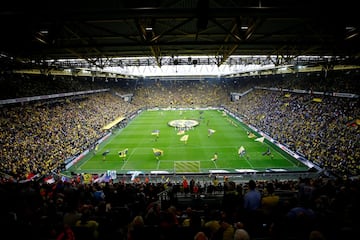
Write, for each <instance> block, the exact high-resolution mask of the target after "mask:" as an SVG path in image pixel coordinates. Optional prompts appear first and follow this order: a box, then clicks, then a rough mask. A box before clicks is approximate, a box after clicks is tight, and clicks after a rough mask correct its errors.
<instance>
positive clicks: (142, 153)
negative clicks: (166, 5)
mask: <svg viewBox="0 0 360 240" xmlns="http://www.w3.org/2000/svg"><path fill="white" fill-rule="evenodd" d="M260 137H261V136H260V135H259V134H258V133H256V132H254V131H252V130H251V128H249V127H248V126H246V125H245V124H244V123H242V122H240V121H238V120H236V119H235V118H233V117H231V116H229V115H228V114H226V113H225V112H223V111H221V110H147V111H143V112H141V113H140V114H139V115H137V116H136V117H135V118H133V119H132V120H130V121H129V122H128V124H127V125H126V127H124V128H121V129H116V130H114V132H113V134H112V135H111V136H110V137H109V138H107V139H106V140H105V141H104V142H102V143H101V144H99V145H98V146H97V147H96V151H95V150H92V151H90V152H89V153H88V154H86V155H85V157H83V158H82V159H81V161H79V162H77V163H76V164H74V165H73V166H72V167H71V168H70V169H69V170H70V171H72V172H75V173H82V172H88V173H103V172H104V171H108V170H111V171H116V173H117V174H131V173H132V172H134V171H139V172H141V173H143V174H167V173H169V174H186V173H244V172H257V171H267V170H269V169H273V170H275V171H277V170H278V171H305V170H307V169H308V167H307V166H305V165H303V164H302V163H301V162H299V161H298V160H296V159H295V158H294V157H292V156H290V155H289V154H287V153H286V152H284V151H283V150H281V149H280V148H279V147H277V146H276V145H274V144H272V143H271V142H269V141H268V140H267V139H265V141H264V142H261V141H259V138H260ZM241 147H242V148H243V150H244V151H243V152H242V154H239V149H240V148H241ZM214 154H217V156H218V158H217V160H216V161H213V160H212V158H213V157H214Z"/></svg>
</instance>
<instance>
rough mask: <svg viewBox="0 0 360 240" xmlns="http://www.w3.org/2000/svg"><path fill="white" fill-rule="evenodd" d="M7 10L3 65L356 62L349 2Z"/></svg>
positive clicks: (2, 19)
mask: <svg viewBox="0 0 360 240" xmlns="http://www.w3.org/2000/svg"><path fill="white" fill-rule="evenodd" d="M3 5H4V4H3ZM6 5H7V6H2V8H1V10H0V26H1V31H2V36H1V38H0V52H1V56H0V59H1V60H2V63H4V62H12V61H14V60H15V61H18V62H20V63H36V64H44V63H47V64H48V63H49V61H50V60H51V61H52V64H55V65H56V64H57V63H58V61H59V60H69V61H68V63H69V64H71V60H72V59H81V60H82V61H83V63H85V64H86V65H88V66H98V67H100V68H102V67H106V66H121V65H122V64H126V65H157V66H162V65H166V64H167V65H182V64H184V65H185V64H202V62H201V61H199V62H198V60H197V59H193V58H192V56H203V57H207V60H204V61H207V63H208V64H209V63H213V64H215V65H217V66H220V65H222V64H229V61H230V59H231V57H232V56H238V57H237V58H236V59H233V60H232V61H235V62H238V61H242V58H241V56H257V55H261V56H265V58H261V59H260V60H261V61H263V60H262V59H265V60H266V61H271V62H272V63H274V64H275V65H282V64H287V63H289V62H290V61H293V60H294V59H296V57H298V56H314V58H311V61H310V60H309V61H310V63H311V64H313V61H316V63H318V62H321V63H324V62H325V63H328V62H336V64H337V63H338V62H344V63H351V64H354V63H355V64H358V62H359V61H358V58H359V55H360V36H359V30H360V26H359V17H358V11H357V10H358V8H357V7H356V6H355V1H349V0H344V1H334V2H331V3H330V1H323V0H320V1H317V0H315V1H309V0H303V1H298V0H256V1H253V0H246V1H233V0H196V1H195V0H168V1H166V0H146V1H140V0H125V1H121V0H119V1H116V0H105V1H93V0H88V1H67V0H65V1H57V2H54V1H46V0H40V1H36V2H34V1H17V0H13V1H11V2H10V3H6ZM270 56H271V57H270ZM138 57H146V58H147V59H146V58H145V59H143V58H140V60H138V59H136V58H138ZM121 58H124V61H120V60H121ZM125 59H136V60H129V61H128V60H125ZM165 59H166V61H165ZM179 59H180V60H179ZM181 59H182V60H181ZM252 59H255V60H256V59H257V58H256V57H255V58H252ZM304 59H305V61H306V59H307V58H304ZM309 59H310V58H309ZM265 60H264V61H265ZM59 62H61V63H62V64H64V61H59ZM65 62H66V61H65ZM204 64H205V63H204ZM230 64H231V63H230Z"/></svg>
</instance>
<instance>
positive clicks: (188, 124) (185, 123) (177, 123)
mask: <svg viewBox="0 0 360 240" xmlns="http://www.w3.org/2000/svg"><path fill="white" fill-rule="evenodd" d="M168 125H169V126H170V127H174V128H180V129H189V128H193V127H196V126H197V125H199V122H198V121H195V120H172V121H170V122H168Z"/></svg>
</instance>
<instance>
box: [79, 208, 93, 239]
mask: <svg viewBox="0 0 360 240" xmlns="http://www.w3.org/2000/svg"><path fill="white" fill-rule="evenodd" d="M75 227H76V228H77V229H79V228H82V229H86V228H87V229H88V230H89V233H91V235H92V239H98V238H99V231H98V228H99V223H98V222H97V221H95V220H93V219H91V216H90V210H87V209H86V210H84V212H83V213H82V215H81V218H80V219H79V220H78V221H77V222H76V223H75ZM74 230H75V229H74ZM75 232H76V230H75Z"/></svg>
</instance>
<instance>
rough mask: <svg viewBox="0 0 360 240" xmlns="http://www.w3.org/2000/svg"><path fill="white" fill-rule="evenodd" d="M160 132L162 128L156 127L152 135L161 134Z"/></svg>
mask: <svg viewBox="0 0 360 240" xmlns="http://www.w3.org/2000/svg"><path fill="white" fill-rule="evenodd" d="M159 134H160V130H159V129H155V130H153V131H152V132H151V135H155V136H159Z"/></svg>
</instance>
